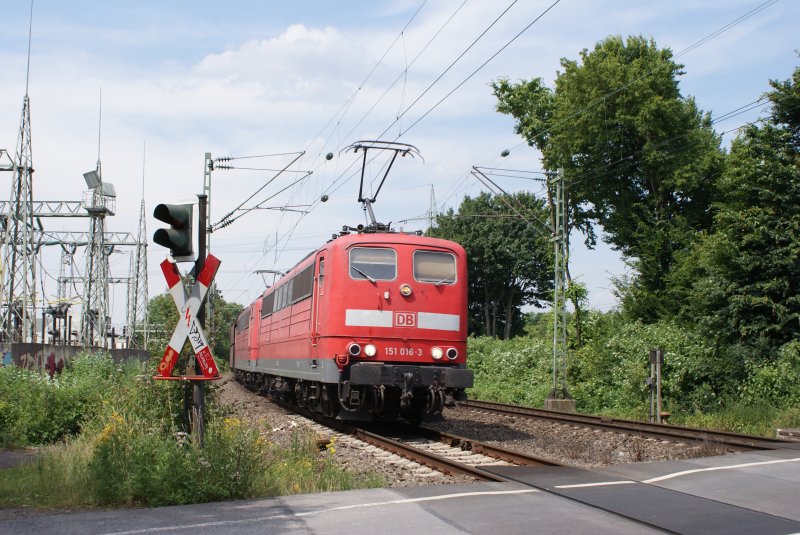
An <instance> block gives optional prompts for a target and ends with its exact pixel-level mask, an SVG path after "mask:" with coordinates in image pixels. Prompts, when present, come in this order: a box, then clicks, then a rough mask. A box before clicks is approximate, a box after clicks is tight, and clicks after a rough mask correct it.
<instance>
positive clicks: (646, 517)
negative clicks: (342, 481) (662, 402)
mask: <svg viewBox="0 0 800 535" xmlns="http://www.w3.org/2000/svg"><path fill="white" fill-rule="evenodd" d="M492 470H494V471H496V472H497V473H500V474H502V475H503V476H505V477H506V478H508V479H510V480H511V481H509V482H500V483H496V482H491V483H475V484H471V485H439V486H426V487H413V488H399V489H371V490H356V491H347V492H332V493H320V494H308V495H298V496H284V497H278V498H269V499H260V500H244V501H234V502H222V503H210V504H199V505H190V506H176V507H160V508H155V509H125V510H105V511H87V512H53V513H36V512H35V513H30V512H20V511H10V510H7V511H0V534H6V533H7V534H12V533H13V534H19V535H49V534H72V533H81V534H87V535H100V534H104V535H112V534H113V535H134V534H142V535H144V534H163V533H169V534H177V535H180V534H189V533H191V534H193V535H194V534H209V535H210V534H215V535H219V534H233V533H236V534H256V533H258V534H263V533H309V534H334V533H347V534H348V535H362V534H363V535H367V534H368V535H374V534H375V533H425V534H426V535H429V534H430V535H434V534H463V533H475V534H478V533H498V534H500V533H502V534H517V533H519V534H523V533H524V534H529V533H573V534H578V535H581V534H590V533H591V534H598V533H601V534H602V533H609V534H610V533H614V534H628V533H665V532H667V533H685V534H700V533H727V534H736V533H758V534H759V535H770V534H773V533H774V534H789V533H800V507H798V504H800V498H799V497H800V455H798V452H797V451H796V450H788V449H787V450H772V451H762V452H750V453H740V454H735V455H726V456H720V457H708V458H701V459H691V460H684V461H672V462H664V463H640V464H629V465H618V466H612V467H607V468H604V469H602V470H583V469H576V468H562V467H545V468H535V467H518V466H504V467H493V468H492Z"/></svg>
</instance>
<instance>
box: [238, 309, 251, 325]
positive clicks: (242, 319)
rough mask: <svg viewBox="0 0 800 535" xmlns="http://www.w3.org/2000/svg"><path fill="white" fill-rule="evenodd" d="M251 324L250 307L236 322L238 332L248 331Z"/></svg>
mask: <svg viewBox="0 0 800 535" xmlns="http://www.w3.org/2000/svg"><path fill="white" fill-rule="evenodd" d="M249 324H250V308H249V307H248V308H246V309H244V312H242V313H241V314H240V315H239V319H237V320H236V330H237V331H243V330H245V329H247V327H248V326H249Z"/></svg>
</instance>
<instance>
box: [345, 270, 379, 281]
mask: <svg viewBox="0 0 800 535" xmlns="http://www.w3.org/2000/svg"><path fill="white" fill-rule="evenodd" d="M350 269H353V270H355V271H357V272H359V273H361V274H362V275H363V276H364V278H365V279H367V280H368V281H369V282H371V283H372V284H375V279H373V278H372V277H370V276H369V275H367V274H366V273H364V272H363V271H361V270H360V269H358V268H357V267H356V266H350Z"/></svg>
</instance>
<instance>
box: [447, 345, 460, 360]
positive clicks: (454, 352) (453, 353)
mask: <svg viewBox="0 0 800 535" xmlns="http://www.w3.org/2000/svg"><path fill="white" fill-rule="evenodd" d="M447 358H449V359H450V360H456V359H457V358H458V349H456V348H454V347H449V348H447Z"/></svg>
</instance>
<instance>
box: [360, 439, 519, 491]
mask: <svg viewBox="0 0 800 535" xmlns="http://www.w3.org/2000/svg"><path fill="white" fill-rule="evenodd" d="M351 434H352V435H353V436H354V437H356V438H357V439H359V440H363V441H364V442H367V443H368V444H372V445H373V446H376V447H378V448H381V449H384V450H386V451H390V452H392V453H394V454H396V455H399V456H401V457H405V458H406V459H410V460H412V461H415V462H418V463H420V464H424V465H425V466H427V467H428V468H433V469H435V470H438V471H440V472H444V473H445V474H450V475H455V474H461V475H467V476H471V477H474V478H475V479H480V480H483V481H500V482H504V481H511V480H510V479H508V478H505V477H503V476H500V475H497V474H493V473H491V472H487V471H486V470H482V469H480V468H478V467H476V466H471V465H468V464H464V463H461V462H458V461H454V460H452V459H448V458H446V457H442V456H441V455H436V454H435V453H430V452H427V451H425V450H422V449H419V448H416V447H414V446H412V445H410V444H406V443H404V442H400V441H398V440H394V439H391V438H388V437H384V436H381V435H378V434H377V433H373V432H371V431H367V430H365V429H360V428H355V429H353V431H352V433H351Z"/></svg>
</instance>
